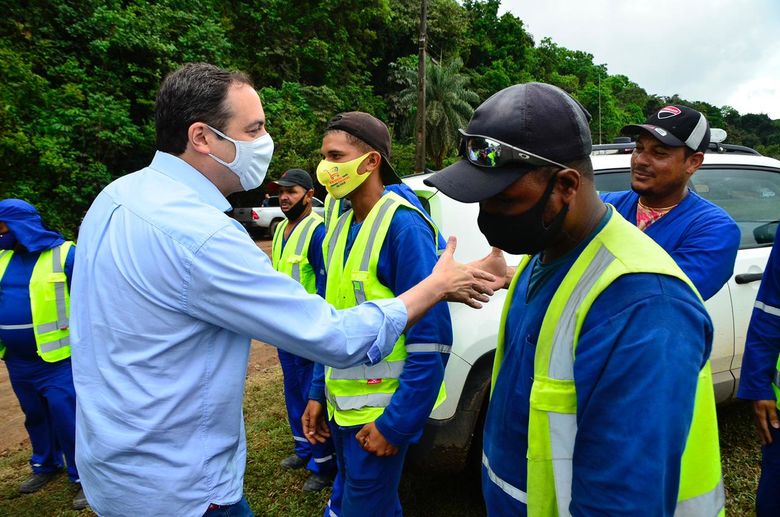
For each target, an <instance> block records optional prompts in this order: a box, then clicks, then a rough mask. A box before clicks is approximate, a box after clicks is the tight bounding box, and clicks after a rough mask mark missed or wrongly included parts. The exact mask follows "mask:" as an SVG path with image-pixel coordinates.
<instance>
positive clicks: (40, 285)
mask: <svg viewBox="0 0 780 517" xmlns="http://www.w3.org/2000/svg"><path fill="white" fill-rule="evenodd" d="M72 246H73V242H71V241H66V242H64V243H62V244H60V245H59V246H57V247H56V248H52V249H50V250H46V251H43V252H41V254H40V255H39V256H38V260H37V262H36V263H35V266H34V267H33V271H32V275H31V277H30V310H31V312H32V323H30V324H29V325H13V328H15V329H20V328H32V330H33V333H34V334H35V344H36V346H37V348H38V355H39V356H41V358H42V359H43V360H44V361H46V362H49V363H55V362H57V361H62V360H63V359H67V358H68V357H70V330H69V326H70V323H69V318H70V292H69V290H68V283H67V277H66V276H65V260H66V259H67V257H68V251H69V250H70V248H71V247H72ZM13 254H14V252H13V251H12V250H3V251H0V280H2V278H3V276H4V275H5V271H6V269H7V268H8V264H10V263H11V257H13ZM3 357H5V345H3V344H2V343H0V358H3Z"/></svg>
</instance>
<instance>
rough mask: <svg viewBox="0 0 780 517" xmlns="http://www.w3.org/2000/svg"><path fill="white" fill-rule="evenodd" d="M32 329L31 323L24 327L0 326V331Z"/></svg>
mask: <svg viewBox="0 0 780 517" xmlns="http://www.w3.org/2000/svg"><path fill="white" fill-rule="evenodd" d="M31 328H33V324H32V323H28V324H26V325H0V330H26V329H31Z"/></svg>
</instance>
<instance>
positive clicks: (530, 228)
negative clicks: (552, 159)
mask: <svg viewBox="0 0 780 517" xmlns="http://www.w3.org/2000/svg"><path fill="white" fill-rule="evenodd" d="M557 180H558V175H557V174H556V175H554V176H553V177H552V178H551V179H550V183H549V184H548V186H547V190H546V191H545V192H544V194H542V197H541V198H540V199H539V201H537V202H536V204H535V205H534V206H532V207H531V208H529V209H528V210H526V211H525V212H523V213H522V214H519V215H494V214H490V213H488V212H485V211H484V210H482V209H481V208H480V210H479V217H478V218H477V224H479V231H481V232H482V234H483V235H484V236H485V237H487V240H488V242H489V243H490V245H491V246H494V247H496V248H499V249H502V250H504V251H506V252H507V253H511V254H513V255H524V254H527V255H536V254H537V253H539V252H540V251H542V250H544V249H546V248H548V247H549V246H550V244H552V242H553V241H554V240H555V238H556V237H557V236H558V235H559V234H560V232H561V227H562V226H563V220H564V219H565V218H566V214H567V213H568V212H569V205H564V207H563V208H562V209H561V211H560V212H558V215H556V216H555V218H554V219H553V220H552V222H551V223H550V224H549V225H548V226H545V225H544V218H543V216H544V208H545V207H546V206H547V202H548V201H549V200H550V196H551V195H552V191H553V189H554V188H555V183H556V182H557Z"/></svg>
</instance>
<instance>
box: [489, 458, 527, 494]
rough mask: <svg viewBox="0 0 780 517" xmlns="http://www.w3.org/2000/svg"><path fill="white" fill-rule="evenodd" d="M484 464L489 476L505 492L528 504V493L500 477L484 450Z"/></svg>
mask: <svg viewBox="0 0 780 517" xmlns="http://www.w3.org/2000/svg"><path fill="white" fill-rule="evenodd" d="M482 465H483V466H484V467H485V470H487V475H488V478H489V479H490V481H492V482H493V484H494V485H496V486H497V487H498V488H500V489H501V490H503V491H504V493H506V494H507V495H508V496H509V497H511V498H512V499H515V500H516V501H520V502H521V503H523V504H526V501H527V499H528V495H527V494H526V493H525V492H523V491H522V490H520V489H519V488H517V487H516V486H514V485H512V484H511V483H509V482H507V481H504V480H503V479H501V478H500V477H498V475H497V474H496V473H495V472H493V469H492V468H490V461H489V460H488V457H487V455H486V454H485V452H484V451H482Z"/></svg>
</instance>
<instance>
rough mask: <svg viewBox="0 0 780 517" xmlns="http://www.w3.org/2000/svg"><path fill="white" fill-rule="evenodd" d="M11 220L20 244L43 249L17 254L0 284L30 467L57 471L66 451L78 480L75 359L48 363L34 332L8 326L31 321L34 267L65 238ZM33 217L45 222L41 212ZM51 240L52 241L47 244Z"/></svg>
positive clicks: (69, 262) (0, 314) (0, 318)
mask: <svg viewBox="0 0 780 517" xmlns="http://www.w3.org/2000/svg"><path fill="white" fill-rule="evenodd" d="M8 201H10V200H5V201H3V203H7V202H8ZM0 210H2V209H0ZM10 219H11V217H10V216H8V215H3V214H0V221H3V222H6V224H8V226H9V228H10V229H11V232H13V233H14V234H15V235H16V238H17V239H18V241H19V242H20V243H21V244H23V245H25V246H30V247H32V248H34V249H38V251H34V252H30V251H14V254H13V256H12V257H11V260H10V262H9V264H8V267H7V269H6V270H5V274H4V275H3V277H2V280H0V342H2V344H3V345H4V346H5V350H6V351H5V357H4V360H5V365H6V367H7V368H8V376H9V378H10V381H11V387H12V388H13V390H14V393H15V394H16V397H17V398H18V399H19V406H20V407H21V408H22V412H23V413H24V416H25V421H24V426H25V428H26V429H27V433H28V435H29V437H30V444H31V446H32V457H31V459H30V464H31V465H32V470H33V472H34V473H36V474H43V473H49V472H54V471H57V470H59V469H61V468H62V467H63V461H62V459H63V453H64V455H65V463H66V465H67V470H68V478H69V479H70V480H71V481H73V482H78V481H79V474H78V470H77V469H76V462H75V440H76V438H75V436H76V392H75V390H74V388H73V374H72V372H71V362H70V358H67V359H63V360H61V361H57V362H54V363H49V362H46V361H44V360H43V359H42V358H41V357H40V356H39V355H38V347H37V345H36V342H35V334H34V332H33V329H32V328H21V329H14V328H9V327H14V326H29V325H30V324H31V323H32V321H33V320H32V309H31V306H30V279H31V278H32V272H33V268H34V267H35V264H36V263H37V262H38V257H39V256H40V255H41V253H42V252H43V251H45V249H51V248H54V247H56V246H59V245H60V244H62V242H64V239H63V238H62V236H61V235H59V234H56V233H55V232H51V231H50V230H47V229H45V228H44V227H43V226H41V225H40V223H35V222H33V223H31V224H20V223H17V222H15V221H12V220H10ZM34 219H35V220H38V221H39V220H40V218H39V216H37V214H36V216H35V218H34ZM25 223H29V221H25ZM52 234H55V235H52ZM47 239H48V242H47V243H42V241H43V240H47ZM36 244H38V245H36ZM40 248H44V249H40ZM75 252H76V248H75V246H73V247H71V248H70V250H69V252H68V255H67V257H66V260H65V275H66V277H67V283H68V288H70V281H71V278H72V275H73V259H74V257H75V254H76V253H75Z"/></svg>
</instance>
